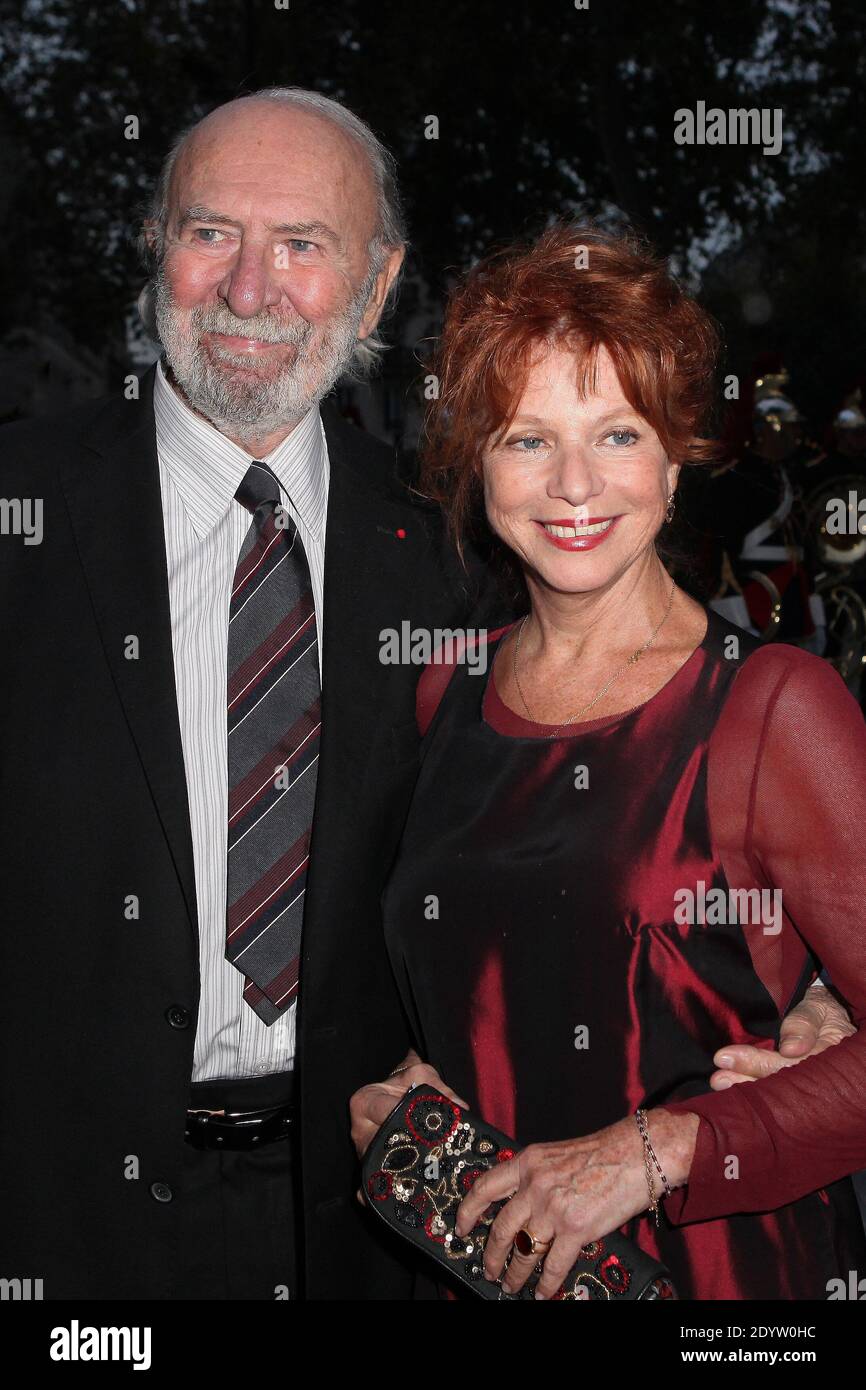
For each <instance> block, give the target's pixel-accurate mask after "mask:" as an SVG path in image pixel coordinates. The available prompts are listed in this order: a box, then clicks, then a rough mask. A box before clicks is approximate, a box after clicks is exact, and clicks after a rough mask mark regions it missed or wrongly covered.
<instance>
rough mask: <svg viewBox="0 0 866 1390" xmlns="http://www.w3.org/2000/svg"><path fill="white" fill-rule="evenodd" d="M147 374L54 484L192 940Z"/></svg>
mask: <svg viewBox="0 0 866 1390" xmlns="http://www.w3.org/2000/svg"><path fill="white" fill-rule="evenodd" d="M154 374H155V368H151V370H150V371H149V372H148V373H147V374H146V375H145V376H144V377H143V378H142V380H141V382H140V396H139V399H138V400H129V401H127V400H122V399H115V400H113V401H111V402H110V403H109V404H108V405H107V406H106V408H105V410H104V411H103V412H102V414H101V415H100V416H99V417H98V419H97V421H96V423H95V425H94V426H93V427H92V429H91V430H90V431H89V432H88V434H87V435H85V436H84V438H83V440H82V443H83V445H84V446H85V448H84V450H83V451H82V452H81V454H80V456H79V458H77V459H76V460H69V459H67V460H66V461H65V462H64V464H63V465H62V469H61V477H62V482H63V488H64V492H65V495H66V501H67V506H68V508H69V514H70V519H71V522H72V527H73V530H74V532H75V537H76V541H77V545H78V550H79V554H80V556H81V563H82V566H83V568H84V572H85V575H86V578H87V584H88V588H89V591H90V596H91V601H92V603H93V609H94V613H95V616H96V622H97V624H98V627H99V631H100V635H101V639H102V645H103V647H104V650H105V656H106V660H107V662H108V665H109V667H110V669H111V673H112V677H113V679H114V683H115V686H116V688H117V693H118V695H119V697H120V701H121V703H122V705H123V709H124V712H125V715H126V719H127V722H128V724H129V728H130V732H131V734H132V737H133V740H134V741H135V745H136V748H137V750H138V755H139V758H140V760H141V765H142V769H143V771H144V776H145V778H146V780H147V784H148V787H149V788H150V792H151V795H152V797H153V801H154V805H155V807H156V811H157V814H158V816H159V819H160V822H161V825H162V829H163V832H164V834H165V837H166V840H167V841H168V846H169V850H170V852H171V856H172V859H173V862H174V866H175V869H176V871H177V875H178V878H179V880H180V884H181V888H182V890H183V895H184V899H185V901H186V907H187V913H188V915H189V921H190V926H191V929H192V931H193V933H194V935H195V936H196V937H197V917H196V899H195V873H194V865H193V853H192V837H191V833H190V825H189V806H188V800H187V790H186V776H185V771H184V762H183V749H182V745H181V739H180V725H179V721H178V713H177V696H176V687H175V676H174V658H173V654H172V644H171V616H170V609H169V596H168V573H167V567H166V555H165V531H164V523H163V514H162V500H161V495H160V485H159V465H158V461H157V452H156V427H155V424H154V415H153V404H152V397H153V378H154ZM136 644H137V645H136ZM136 651H137V655H136V654H135V653H136Z"/></svg>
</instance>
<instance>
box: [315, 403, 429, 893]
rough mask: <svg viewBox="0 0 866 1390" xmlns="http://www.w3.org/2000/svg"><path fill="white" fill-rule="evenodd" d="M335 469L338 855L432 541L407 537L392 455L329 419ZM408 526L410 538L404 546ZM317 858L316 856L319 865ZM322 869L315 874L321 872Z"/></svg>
mask: <svg viewBox="0 0 866 1390" xmlns="http://www.w3.org/2000/svg"><path fill="white" fill-rule="evenodd" d="M323 420H324V424H325V434H326V438H327V443H328V459H329V463H330V474H331V476H330V486H329V496H328V519H327V528H326V533H325V583H324V633H323V647H322V743H321V753H320V765H319V780H318V790H317V798H316V829H317V833H318V834H319V835H321V836H322V837H323V838H324V839H325V840H326V842H327V843H328V844H329V845H330V847H331V849H330V850H329V859H331V854H332V851H333V850H334V846H335V844H336V841H335V838H334V837H335V836H336V835H337V834H338V832H340V831H342V832H345V831H346V830H348V829H349V828H350V826H351V824H352V821H353V819H354V817H353V814H352V813H351V812H349V813H347V809H346V808H347V807H350V806H352V805H353V797H354V798H355V801H354V804H355V806H356V808H357V810H358V812H362V808H361V807H360V805H359V804H358V800H357V799H358V798H359V797H360V794H361V792H362V790H363V785H364V779H365V776H366V774H367V770H368V766H369V761H370V758H371V756H372V754H373V750H374V747H375V745H376V740H377V737H378V735H379V734H380V731H381V729H382V728H387V726H388V724H389V723H390V722H391V721H392V719H393V717H394V716H395V711H396V710H397V709H398V708H399V706H400V695H401V691H400V689H399V688H398V686H397V684H396V682H391V681H389V680H388V678H387V670H388V668H386V667H383V666H382V665H381V664H379V660H378V651H379V632H380V631H381V629H382V628H383V627H386V626H388V625H389V624H391V623H392V622H393V620H394V614H395V609H396V608H397V607H398V606H399V607H400V608H401V609H402V611H403V612H404V613H406V614H408V613H409V612H410V611H411V596H412V594H413V592H414V590H415V588H416V586H417V584H418V576H419V574H420V573H421V572H422V570H423V566H422V565H421V563H420V560H421V557H422V555H423V554H425V553H426V552H427V551H428V550H429V546H430V542H429V538H428V536H427V534H426V531H425V530H424V528H423V526H422V525H421V524H420V522H419V523H418V524H417V525H416V526H414V527H412V528H411V529H410V528H408V527H406V515H407V513H406V504H405V502H403V501H401V499H400V497H399V494H398V492H397V491H396V489H395V488H394V487H393V486H392V485H391V481H390V477H389V474H388V470H387V454H386V453H385V452H384V451H383V449H382V447H381V445H380V444H378V443H377V442H374V441H371V440H370V439H369V437H368V436H365V435H364V434H363V433H362V431H360V430H357V429H356V428H355V427H354V426H352V425H349V424H347V423H346V422H344V421H342V420H339V419H338V418H336V417H335V415H334V414H333V412H332V411H331V410H330V409H328V408H326V409H325V410H323ZM401 525H402V526H403V527H404V528H405V529H407V530H409V534H407V535H406V536H405V537H404V538H398V536H397V531H398V529H400V528H401ZM313 858H315V856H313ZM312 867H315V866H312Z"/></svg>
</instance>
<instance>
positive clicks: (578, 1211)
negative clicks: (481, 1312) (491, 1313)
mask: <svg viewBox="0 0 866 1390" xmlns="http://www.w3.org/2000/svg"><path fill="white" fill-rule="evenodd" d="M647 1122H648V1130H649V1136H650V1142H651V1143H652V1145H653V1148H654V1150H655V1152H656V1154H657V1155H658V1158H659V1162H660V1163H661V1165H662V1167H663V1169H664V1171H665V1174H666V1176H667V1179H668V1183H669V1185H670V1186H671V1187H672V1188H673V1187H680V1186H682V1184H683V1183H684V1182H685V1181H686V1180H687V1178H688V1171H689V1167H690V1166H691V1160H692V1155H693V1153H694V1146H695V1138H696V1136H697V1130H698V1124H699V1119H698V1116H697V1115H690V1114H682V1115H672V1114H669V1113H668V1112H667V1111H665V1110H651V1111H650V1112H649V1114H648V1116H647ZM659 1186H660V1184H659V1182H658V1179H656V1191H658V1188H659ZM503 1197H506V1198H510V1199H511V1200H510V1201H509V1202H508V1203H507V1204H506V1206H504V1207H503V1208H502V1210H501V1211H500V1213H499V1215H498V1216H497V1217H496V1220H495V1221H494V1222H493V1225H492V1226H491V1227H490V1231H489V1233H488V1236H487V1241H486V1245H485V1250H484V1273H485V1276H486V1278H488V1279H492V1280H496V1279H498V1278H499V1276H500V1275H501V1273H502V1270H503V1268H504V1266H505V1261H506V1259H507V1257H508V1252H509V1251H510V1249H511V1247H512V1244H513V1242H514V1237H515V1236H516V1234H517V1232H518V1231H519V1230H521V1228H523V1229H526V1230H527V1231H529V1232H530V1233H531V1235H532V1236H534V1237H535V1239H536V1240H537V1241H538V1242H539V1243H542V1244H543V1243H545V1242H551V1244H550V1248H549V1250H548V1251H547V1253H546V1254H544V1255H543V1256H542V1254H541V1253H539V1254H536V1255H521V1254H520V1253H519V1252H518V1251H517V1250H515V1251H514V1253H513V1255H512V1257H511V1263H510V1264H509V1266H508V1272H507V1275H506V1277H505V1278H504V1279H503V1283H502V1287H503V1289H504V1290H505V1292H506V1293H516V1292H517V1291H518V1290H519V1289H520V1288H522V1287H523V1285H524V1283H525V1282H526V1280H527V1278H528V1277H529V1275H530V1274H531V1273H532V1271H533V1269H534V1268H535V1265H536V1264H537V1263H538V1261H539V1259H541V1258H543V1260H544V1270H543V1274H542V1276H541V1278H540V1279H539V1281H538V1285H537V1288H536V1292H535V1296H536V1298H552V1297H553V1296H554V1294H555V1293H556V1292H557V1291H558V1289H559V1288H560V1286H561V1284H562V1282H563V1280H564V1279H565V1277H566V1275H567V1274H568V1271H569V1270H570V1269H571V1267H572V1265H573V1264H574V1263H575V1261H576V1260H577V1258H578V1256H579V1254H580V1251H581V1249H582V1248H583V1246H584V1245H587V1244H588V1243H589V1242H590V1241H593V1240H598V1239H600V1238H601V1237H602V1236H606V1235H608V1234H609V1233H610V1232H611V1231H614V1230H616V1228H617V1227H618V1226H622V1225H623V1224H624V1223H625V1222H626V1221H630V1220H631V1218H632V1217H633V1216H637V1215H638V1214H639V1213H640V1212H643V1211H646V1210H647V1208H648V1206H649V1193H648V1189H647V1180H646V1168H645V1163H644V1146H643V1140H642V1139H641V1136H640V1133H639V1132H638V1128H637V1124H636V1123H635V1120H634V1118H633V1117H631V1116H629V1117H628V1118H627V1119H624V1120H619V1121H617V1123H616V1124H613V1125H609V1126H608V1127H607V1128H606V1129H601V1130H599V1131H598V1133H596V1134H589V1135H586V1136H585V1137H584V1138H582V1139H565V1140H561V1141H558V1142H556V1143H553V1144H530V1145H529V1147H528V1148H525V1149H522V1150H521V1152H520V1153H519V1154H517V1155H516V1156H515V1157H514V1158H512V1159H509V1160H508V1161H507V1162H506V1163H501V1164H499V1165H498V1166H497V1167H496V1168H494V1169H491V1171H490V1172H488V1173H485V1174H483V1176H482V1177H480V1178H478V1180H477V1181H476V1182H475V1183H474V1184H473V1186H472V1189H471V1191H470V1192H469V1194H468V1195H467V1196H466V1197H464V1199H463V1201H462V1202H461V1203H460V1207H459V1210H458V1214H457V1221H456V1230H457V1234H458V1235H459V1236H465V1235H467V1234H468V1233H469V1231H471V1230H472V1228H473V1226H475V1225H476V1223H477V1222H478V1220H479V1218H480V1217H481V1215H482V1213H483V1212H484V1211H485V1209H486V1208H487V1207H488V1206H489V1205H490V1203H491V1202H495V1201H497V1200H501V1199H502V1198H503Z"/></svg>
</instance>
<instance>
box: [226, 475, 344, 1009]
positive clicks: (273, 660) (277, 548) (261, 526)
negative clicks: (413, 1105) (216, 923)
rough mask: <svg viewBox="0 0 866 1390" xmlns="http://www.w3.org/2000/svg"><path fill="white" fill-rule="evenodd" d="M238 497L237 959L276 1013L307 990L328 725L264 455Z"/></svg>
mask: <svg viewBox="0 0 866 1390" xmlns="http://www.w3.org/2000/svg"><path fill="white" fill-rule="evenodd" d="M235 497H236V498H237V500H238V502H240V503H241V504H242V505H243V506H244V507H246V509H247V511H249V512H251V513H252V515H253V522H252V525H251V526H250V529H249V531H248V532H247V535H246V537H245V539H244V543H243V546H242V547H241V553H240V556H239V558H238V563H237V568H236V570H235V577H234V584H233V585H232V596H231V605H230V608H229V635H228V691H227V702H228V788H229V802H228V805H229V824H228V871H227V884H226V959H227V960H229V961H231V963H232V965H234V966H235V967H236V968H237V969H238V970H239V971H240V972H241V974H242V975H243V976H244V977H245V984H244V990H243V997H244V999H245V1000H246V1002H247V1004H249V1006H250V1008H252V1009H254V1010H255V1012H256V1013H257V1014H258V1016H259V1018H261V1019H262V1020H263V1022H264V1023H266V1024H271V1023H273V1022H274V1020H275V1019H277V1018H279V1016H280V1014H281V1013H282V1012H283V1011H284V1010H285V1009H287V1008H288V1006H289V1005H290V1004H291V1003H292V1002H293V1000H294V999H295V996H296V994H297V990H298V959H299V955H300V945H301V925H302V922H303V915H304V890H305V887H306V881H307V861H308V858H309V848H310V831H311V827H312V823H313V809H314V806H315V800H316V774H317V770H318V758H319V737H320V731H321V684H320V680H319V653H318V634H317V631H316V611H315V607H314V604H313V590H312V585H311V582H310V569H309V565H308V564H307V557H306V555H305V554H304V547H303V544H302V542H301V537H300V535H299V534H298V529H297V527H296V525H295V524H294V522H293V521H292V520H291V518H290V517H289V514H288V512H287V511H286V510H285V509H284V508H283V507H281V506H280V505H279V498H280V485H279V482H278V481H277V479H276V477H275V475H274V474H273V473H272V472H271V470H270V468H269V467H268V465H267V464H266V463H260V462H259V461H258V460H255V459H254V460H253V462H252V465H251V467H250V468H249V470H248V471H247V473H246V476H245V477H244V480H243V482H242V483H241V485H240V487H239V488H238V490H237V492H236V493H235Z"/></svg>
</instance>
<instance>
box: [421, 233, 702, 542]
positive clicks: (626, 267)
mask: <svg viewBox="0 0 866 1390" xmlns="http://www.w3.org/2000/svg"><path fill="white" fill-rule="evenodd" d="M545 344H556V345H563V344H564V345H566V346H568V347H571V348H572V350H573V351H574V353H575V372H576V387H577V390H578V392H579V393H580V394H581V395H585V394H586V393H587V391H591V390H592V386H593V378H594V372H595V365H596V360H597V354H598V351H599V349H600V348H601V347H602V346H603V347H605V348H606V349H607V351H608V352H609V353H610V356H611V358H612V360H613V362H614V365H615V367H616V370H617V374H618V377H619V381H620V384H621V386H622V389H623V393H624V395H625V397H626V399H627V400H628V401H629V402H630V404H631V406H632V407H633V409H634V410H636V411H637V412H638V413H639V414H640V415H641V416H642V417H643V418H644V419H645V420H647V421H648V422H649V424H650V425H651V426H652V428H653V429H654V430H655V432H656V434H657V435H658V437H659V439H660V440H661V443H662V445H663V447H664V449H665V451H666V453H667V454H668V457H669V458H671V459H672V460H674V461H675V462H682V463H702V462H707V461H709V460H712V459H715V458H717V457H718V453H719V451H718V445H717V444H716V443H715V442H714V441H712V440H710V439H708V438H705V437H704V435H703V433H702V431H703V430H704V428H705V426H706V423H707V421H708V420H709V419H710V418H711V415H712V409H713V405H714V398H715V373H716V364H717V359H718V353H719V345H720V341H719V334H718V331H717V329H716V327H715V324H714V322H713V320H712V319H711V318H710V317H709V315H708V314H707V313H706V312H705V311H704V310H703V309H702V308H701V307H700V305H698V304H697V303H696V302H695V301H694V300H693V299H692V298H691V297H690V296H689V295H688V294H687V293H686V292H685V290H683V289H682V287H681V286H680V285H679V284H678V283H677V282H676V280H675V279H674V278H673V276H672V275H671V273H670V271H669V270H668V268H667V266H666V265H665V263H664V261H662V260H661V259H660V258H659V257H658V256H657V255H656V254H655V253H654V252H653V251H651V250H650V249H649V248H648V247H646V246H645V245H644V244H643V243H641V242H640V241H638V240H637V239H636V238H635V237H634V236H632V235H623V234H612V233H608V232H604V231H601V230H599V229H597V228H595V227H593V226H591V225H583V224H575V223H564V222H557V223H555V224H554V225H552V226H550V227H549V228H548V229H547V230H546V231H545V232H543V233H542V235H541V236H540V237H539V238H538V239H537V240H535V241H532V242H530V243H518V244H516V245H511V246H507V247H505V248H504V249H503V250H500V251H497V252H494V253H493V254H492V255H491V256H488V257H487V258H485V259H484V260H483V261H481V262H479V264H477V265H476V266H474V267H473V268H472V269H471V270H470V271H469V272H468V273H467V274H466V276H465V277H464V278H463V280H462V281H461V282H460V283H459V284H458V285H457V287H456V288H455V289H454V290H453V291H452V293H451V295H450V297H449V300H448V304H447V307H446V312H445V322H444V325H443V331H442V335H441V338H440V340H439V347H438V352H437V358H436V362H435V363H434V370H435V372H436V375H437V377H438V398H437V399H436V400H434V401H433V402H432V403H431V405H430V408H429V410H428V414H427V419H426V422H425V432H424V439H423V442H422V446H421V472H420V477H419V488H420V490H421V491H422V492H423V493H424V494H425V495H426V496H427V497H430V498H431V499H433V500H434V501H436V502H438V503H439V504H440V505H441V506H442V508H443V510H444V512H445V515H446V518H447V522H448V529H449V532H450V534H451V536H452V538H453V540H454V541H455V542H456V545H457V549H458V551H459V553H460V554H461V555H462V554H463V546H464V540H465V538H466V535H467V533H468V531H469V529H470V526H471V524H472V520H473V518H476V517H477V508H478V506H479V504H480V500H481V496H482V489H481V463H482V455H483V452H484V449H485V446H486V445H487V442H488V440H489V439H491V438H492V437H494V436H497V435H499V434H500V433H501V432H502V431H504V430H506V429H507V428H508V427H509V425H510V423H511V421H512V420H513V418H514V416H515V414H516V411H517V407H518V404H519V402H520V399H521V397H522V395H523V390H524V387H525V385H526V380H527V377H528V374H529V370H530V367H531V365H532V361H533V356H534V354H535V352H537V350H538V349H539V348H540V347H543V346H544V345H545Z"/></svg>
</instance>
